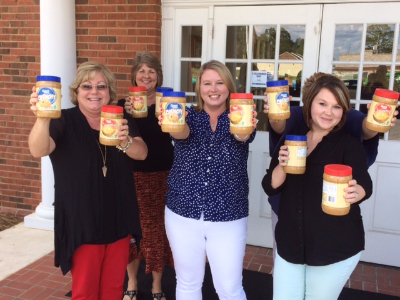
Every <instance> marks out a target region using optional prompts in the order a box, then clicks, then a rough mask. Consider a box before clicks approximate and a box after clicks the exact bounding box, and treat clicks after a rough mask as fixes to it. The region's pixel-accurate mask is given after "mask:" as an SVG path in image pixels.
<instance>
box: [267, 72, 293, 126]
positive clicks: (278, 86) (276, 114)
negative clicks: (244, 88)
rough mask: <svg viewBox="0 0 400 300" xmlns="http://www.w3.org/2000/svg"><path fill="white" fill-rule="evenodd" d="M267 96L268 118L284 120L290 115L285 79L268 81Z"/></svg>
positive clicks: (287, 87)
mask: <svg viewBox="0 0 400 300" xmlns="http://www.w3.org/2000/svg"><path fill="white" fill-rule="evenodd" d="M267 96H268V105H269V112H268V118H269V119H270V120H277V121H278V120H286V119H289V117H290V101H289V85H288V81H287V80H279V81H268V82H267Z"/></svg>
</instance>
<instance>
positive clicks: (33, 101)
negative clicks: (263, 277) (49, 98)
mask: <svg viewBox="0 0 400 300" xmlns="http://www.w3.org/2000/svg"><path fill="white" fill-rule="evenodd" d="M29 103H30V104H31V107H30V109H31V111H32V112H33V113H34V115H35V116H36V112H37V110H38V108H37V106H36V103H38V94H37V93H36V86H33V87H32V94H31V98H30V99H29Z"/></svg>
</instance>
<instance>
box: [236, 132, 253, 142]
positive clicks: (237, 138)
mask: <svg viewBox="0 0 400 300" xmlns="http://www.w3.org/2000/svg"><path fill="white" fill-rule="evenodd" d="M233 136H234V137H235V139H236V140H238V141H241V142H244V141H247V140H248V139H249V136H250V135H248V134H246V135H245V137H244V138H241V137H240V136H238V135H237V134H236V133H235V134H234V135H233Z"/></svg>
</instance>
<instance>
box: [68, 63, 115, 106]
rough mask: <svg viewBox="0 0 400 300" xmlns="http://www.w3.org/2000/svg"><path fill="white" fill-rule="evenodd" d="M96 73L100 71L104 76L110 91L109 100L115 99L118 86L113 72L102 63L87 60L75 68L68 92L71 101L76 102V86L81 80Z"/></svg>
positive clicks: (76, 103)
mask: <svg viewBox="0 0 400 300" xmlns="http://www.w3.org/2000/svg"><path fill="white" fill-rule="evenodd" d="M97 73H101V74H102V75H103V77H104V80H105V82H106V84H107V85H108V89H109V92H110V102H109V103H111V102H113V101H114V100H117V97H118V88H117V86H116V81H115V76H114V74H113V73H112V72H111V71H110V70H109V69H108V68H107V67H106V66H104V65H103V64H101V63H98V62H91V61H87V62H84V63H82V64H81V65H80V66H79V68H78V69H77V70H76V74H75V78H74V81H73V82H72V84H71V85H70V86H69V94H70V97H71V102H72V103H73V104H75V105H79V103H78V99H77V96H78V88H79V85H80V84H81V83H82V82H85V81H88V80H90V79H92V78H94V77H95V76H96V74H97Z"/></svg>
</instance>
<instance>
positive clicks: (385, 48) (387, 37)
mask: <svg viewBox="0 0 400 300" xmlns="http://www.w3.org/2000/svg"><path fill="white" fill-rule="evenodd" d="M393 38H394V30H393V29H392V28H391V27H390V26H389V25H387V24H374V25H369V26H368V28H367V36H366V40H365V49H367V50H373V51H374V53H376V54H386V53H392V50H393ZM375 51H376V52H375Z"/></svg>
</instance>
